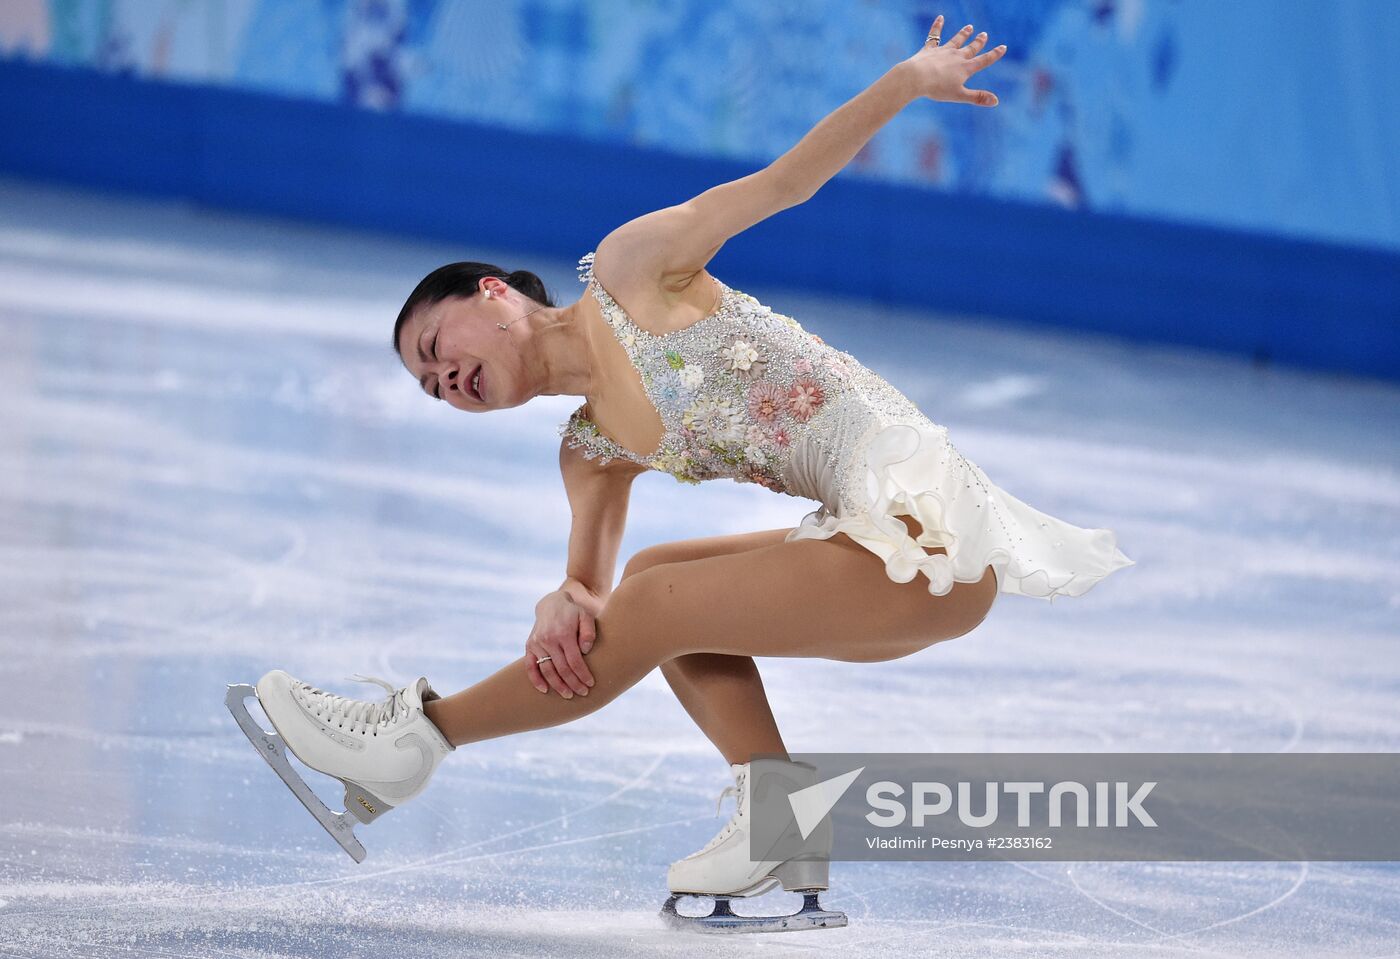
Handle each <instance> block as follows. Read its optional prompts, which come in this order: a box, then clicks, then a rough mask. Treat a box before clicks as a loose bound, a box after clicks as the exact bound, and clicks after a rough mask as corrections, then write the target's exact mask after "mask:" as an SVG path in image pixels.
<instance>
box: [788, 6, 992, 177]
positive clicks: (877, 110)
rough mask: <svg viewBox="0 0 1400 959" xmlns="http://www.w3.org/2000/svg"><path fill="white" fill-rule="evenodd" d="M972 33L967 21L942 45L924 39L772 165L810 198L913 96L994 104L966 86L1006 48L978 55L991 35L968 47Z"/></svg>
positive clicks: (936, 25)
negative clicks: (909, 53) (973, 76)
mask: <svg viewBox="0 0 1400 959" xmlns="http://www.w3.org/2000/svg"><path fill="white" fill-rule="evenodd" d="M942 28H943V17H942V16H941V15H940V16H939V17H937V18H935V20H934V21H933V26H932V27H931V28H930V29H929V34H930V35H931V36H938V35H939V32H940V31H941V30H942ZM971 36H972V24H968V25H967V26H965V27H963V28H962V29H961V30H959V31H958V32H957V33H956V34H955V35H953V36H952V37H950V38H949V39H948V42H947V43H945V44H943V45H942V46H936V45H935V44H933V43H925V44H924V46H923V48H922V49H921V50H919V52H918V53H916V54H914V55H913V56H912V57H910V58H909V59H907V60H903V61H901V62H899V63H897V64H895V65H894V66H893V67H891V68H890V69H889V70H887V71H886V72H885V73H884V75H883V76H881V77H880V78H879V79H878V80H876V81H875V82H874V83H872V84H871V85H870V86H869V87H867V88H866V89H865V90H862V91H861V92H860V93H858V94H857V95H856V96H854V97H853V98H851V99H850V100H847V101H846V102H845V103H843V104H842V105H841V106H839V107H837V109H836V110H835V111H833V112H832V113H831V114H830V115H829V116H827V117H826V118H825V119H824V120H822V121H821V122H820V123H818V124H817V125H816V126H815V127H813V128H812V129H811V131H809V132H808V133H807V135H806V136H804V137H803V138H802V139H801V140H799V141H798V143H797V145H796V146H794V147H793V148H792V149H791V150H788V151H787V152H786V153H784V154H783V155H782V156H780V157H778V159H776V160H774V161H773V163H772V166H771V169H773V170H775V171H777V173H778V174H779V178H780V179H782V181H783V182H784V183H786V184H787V185H788V187H789V189H791V190H793V191H795V192H796V194H797V195H798V196H799V197H800V198H801V200H802V201H806V200H808V199H810V198H811V197H812V196H813V195H814V194H815V193H816V192H817V190H819V189H821V186H822V184H824V183H826V181H827V180H830V179H831V178H832V177H833V176H835V175H836V174H837V173H839V172H840V171H841V170H842V169H844V168H845V166H846V164H848V163H850V162H851V160H852V159H853V158H854V157H855V155H856V154H857V153H859V152H860V150H861V148H862V147H864V146H865V144H866V143H867V142H869V140H870V138H871V137H873V136H874V135H875V134H876V133H877V132H878V131H879V130H880V128H881V127H883V126H884V125H885V124H886V123H888V122H889V121H890V120H891V119H892V118H893V117H894V115H895V114H897V113H899V111H900V110H903V109H904V107H905V106H907V105H908V104H910V103H912V102H913V101H914V100H920V99H929V100H941V101H945V102H948V103H971V104H975V105H977V106H984V107H994V106H996V105H997V102H998V101H997V98H996V95H995V94H993V93H992V92H990V91H988V90H969V89H967V87H965V86H964V85H963V84H964V83H965V82H966V81H967V80H968V79H969V78H970V77H971V76H972V75H973V74H974V73H976V72H977V71H978V70H982V69H984V68H986V67H989V66H991V65H992V64H993V63H995V62H996V61H998V60H1000V59H1001V57H1002V55H1003V54H1005V53H1006V47H1005V46H1004V45H1003V46H999V47H996V48H994V49H992V50H988V51H987V52H986V53H982V54H981V55H980V56H979V55H978V54H979V53H980V51H981V50H982V47H983V45H984V44H985V43H986V42H987V34H985V33H979V34H978V35H977V36H976V37H974V38H973V40H972V42H971V43H967V44H966V46H964V43H966V41H967V39H968V38H969V37H971Z"/></svg>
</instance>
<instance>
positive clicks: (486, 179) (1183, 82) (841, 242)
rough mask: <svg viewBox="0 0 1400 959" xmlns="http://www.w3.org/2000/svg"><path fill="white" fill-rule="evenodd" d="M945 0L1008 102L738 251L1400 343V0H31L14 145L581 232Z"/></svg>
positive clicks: (770, 154)
mask: <svg viewBox="0 0 1400 959" xmlns="http://www.w3.org/2000/svg"><path fill="white" fill-rule="evenodd" d="M940 12H941V13H943V14H945V16H946V20H947V26H946V27H945V31H946V32H947V33H949V34H951V33H953V32H955V31H956V30H957V28H958V27H959V26H960V25H961V24H962V23H964V22H969V21H975V22H976V23H977V24H978V27H979V29H982V28H985V29H987V30H988V31H989V32H990V33H991V34H992V35H993V36H995V37H997V38H998V40H1000V41H1003V42H1005V43H1006V44H1007V45H1008V53H1007V56H1006V57H1005V58H1004V59H1003V61H1002V62H1001V63H999V64H998V68H997V69H996V70H995V71H988V73H986V74H982V75H980V76H979V77H978V78H977V79H978V81H979V82H981V83H982V84H983V85H984V86H985V87H987V88H990V89H992V90H993V91H995V92H996V93H997V95H998V97H999V98H1000V101H1001V104H1000V106H998V107H996V108H994V109H987V108H969V107H966V106H964V105H953V104H935V103H932V102H929V101H920V102H918V103H915V104H912V105H910V106H909V107H907V108H906V109H905V110H904V111H903V112H902V113H901V114H900V115H899V116H897V117H896V118H895V119H894V120H893V121H892V122H891V123H890V124H889V125H888V126H887V127H885V128H884V129H883V130H881V132H880V133H879V134H878V135H877V136H876V137H875V138H874V139H873V140H872V141H871V142H870V143H869V144H868V145H867V147H866V148H865V149H864V150H863V151H862V152H861V153H860V154H859V155H858V156H857V157H856V158H855V160H853V161H852V163H851V164H850V165H849V167H848V168H847V169H846V170H843V171H842V173H841V174H840V175H839V176H838V177H837V178H836V179H835V180H833V181H832V182H831V183H829V184H828V185H827V187H825V188H824V189H823V190H822V191H821V192H820V193H819V194H818V197H817V199H816V200H815V201H814V202H812V203H810V204H807V205H806V206H805V207H803V208H801V209H799V210H795V211H792V212H790V213H788V214H786V215H784V216H782V217H779V218H777V219H776V220H775V221H773V222H771V223H769V224H765V225H764V226H763V227H762V229H761V230H756V231H753V233H752V234H751V235H748V236H744V237H739V238H736V239H735V240H734V241H731V243H730V244H729V246H728V247H727V248H726V251H725V253H724V254H723V255H722V256H721V259H723V260H724V261H725V262H724V264H723V266H724V268H725V270H726V272H727V273H728V275H729V276H731V277H732V278H733V279H734V281H736V282H739V283H742V282H744V281H745V280H751V279H754V278H759V277H761V278H763V279H765V280H773V281H780V282H791V283H794V284H803V285H807V286H812V287H815V288H817V289H821V288H827V289H830V290H832V291H836V290H838V289H840V288H842V287H850V286H851V285H855V284H858V285H860V286H861V287H862V288H864V289H865V290H866V292H867V293H868V294H869V295H871V296H872V297H875V298H876V299H877V300H879V301H883V302H887V303H891V304H910V305H925V304H928V303H930V302H934V303H937V304H938V305H939V306H940V307H942V308H945V309H948V310H952V311H958V312H967V313H976V314H987V315H999V316H1006V317H1011V318H1015V319H1020V320H1023V321H1027V322H1032V323H1041V324H1048V325H1054V326H1064V327H1071V328H1080V329H1096V330H1101V331H1105V332H1111V333H1119V334H1124V335H1127V336H1131V337H1139V338H1144V339H1149V340H1155V341H1166V342H1176V343H1184V344H1192V345H1200V346H1206V347H1210V348H1215V349H1224V350H1229V351H1233V352H1237V353H1244V354H1246V355H1249V356H1251V357H1253V358H1255V359H1256V360H1258V361H1261V362H1264V361H1269V360H1282V361H1284V362H1288V363H1293V364H1299V365H1303V366H1308V367H1314V368H1321V369H1334V370H1347V371H1352V372H1358V373H1364V374H1371V375H1380V376H1386V377H1400V168H1397V160H1396V158H1397V157H1400V113H1397V112H1396V111H1395V109H1394V104H1396V103H1397V102H1400V71H1397V70H1395V69H1394V68H1393V64H1389V63H1387V57H1388V56H1389V55H1390V52H1391V51H1393V50H1395V49H1397V48H1400V7H1397V6H1396V5H1395V4H1394V3H1393V2H1391V0H1348V2H1346V3H1332V2H1321V0H1311V2H1308V0H1288V2H1282V3H1280V2H1278V0H1232V2H1231V3H1228V4H1219V3H1213V2H1209V0H1184V2H1181V0H1003V2H998V3H986V2H971V0H937V2H928V0H878V2H859V3H851V2H831V0H826V2H813V0H800V2H799V0H764V2H761V3H757V2H735V0H669V2H664V3H663V2H644V0H593V2H588V3H583V2H577V0H6V2H5V3H4V4H3V5H0V124H3V127H4V129H5V131H6V132H5V136H4V137H3V138H0V172H11V173H15V174H20V175H26V176H40V177H48V178H56V179H61V180H64V181H68V182H78V183H83V184H91V185H97V186H103V187H109V188H110V187H116V188H122V189H129V190H136V191H139V192H143V193H150V194H157V195H175V196H184V197H189V198H192V199H196V200H200V201H204V202H208V203H212V204H216V205H220V206H226V207H230V208H234V209H246V210H256V211H263V212H273V213H278V214H286V215H292V216H296V217H303V218H313V219H319V220H323V221H332V222H340V223H349V224H354V225H363V226H368V227H373V228H384V229H391V230H395V231H399V232H407V233H411V234H416V235H422V236H430V237H436V238H445V239H458V240H472V239H476V238H478V237H480V236H483V235H489V236H491V237H492V238H494V239H495V240H497V241H499V242H502V243H505V244H508V245H518V246H521V247H525V248H529V249H533V250H538V251H540V252H549V253H556V254H559V255H570V254H572V255H577V254H576V253H575V252H574V251H576V250H578V249H581V248H589V247H590V244H591V243H593V242H594V241H596V240H597V239H598V238H599V237H600V236H601V234H602V233H603V232H606V230H608V229H611V228H612V227H613V226H615V225H617V223H616V222H614V221H615V220H617V219H618V214H619V213H622V214H625V215H628V216H631V215H639V214H641V213H644V212H647V211H648V210H650V209H654V208H656V207H658V206H666V205H669V204H671V203H676V202H680V201H681V200H684V199H685V198H686V197H688V196H690V195H692V193H693V192H696V191H699V190H702V189H704V188H705V187H706V186H708V185H712V184H713V183H715V182H720V181H722V180H724V179H729V178H732V177H734V176H739V175H743V174H744V173H745V172H748V171H751V170H753V169H757V168H759V167H761V166H763V165H765V164H767V163H768V162H771V161H772V160H773V159H775V158H776V157H777V156H779V155H780V154H782V153H783V152H784V151H785V150H787V149H788V148H790V147H791V146H793V145H794V144H795V143H796V142H797V141H798V140H799V139H800V138H801V137H802V136H803V134H805V133H806V132H807V131H808V130H809V129H810V128H811V127H812V126H813V125H814V124H815V123H817V122H818V121H819V120H820V119H821V118H822V117H823V116H825V115H826V114H827V113H829V112H830V111H831V110H833V109H835V108H836V107H837V106H839V105H840V104H841V103H843V102H845V101H846V100H848V99H850V98H851V97H852V96H854V95H856V94H857V93H859V92H860V91H861V90H862V89H863V88H864V87H866V86H867V85H868V84H869V83H871V82H872V81H873V80H874V79H876V78H877V77H878V76H880V74H881V73H883V72H884V71H885V70H886V69H888V68H889V67H890V66H892V65H893V64H895V63H896V62H898V61H899V60H901V59H903V58H905V57H907V56H909V55H911V54H912V53H913V52H915V51H916V50H918V49H919V46H920V45H921V43H922V42H923V38H924V35H925V33H926V32H927V28H928V25H929V23H931V22H932V20H933V17H934V16H936V15H937V14H938V13H940ZM975 85H977V84H976V82H974V86H975ZM833 223H839V224H841V228H840V229H837V228H834V227H833V226H831V224H833ZM1086 286H1091V287H1092V288H1093V289H1092V295H1087V294H1086V290H1085V287H1086Z"/></svg>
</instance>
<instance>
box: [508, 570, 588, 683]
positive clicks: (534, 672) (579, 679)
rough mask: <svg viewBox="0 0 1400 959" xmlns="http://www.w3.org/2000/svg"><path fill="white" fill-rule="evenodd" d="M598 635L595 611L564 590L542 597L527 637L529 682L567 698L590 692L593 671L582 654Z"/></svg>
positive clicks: (526, 656)
mask: <svg viewBox="0 0 1400 959" xmlns="http://www.w3.org/2000/svg"><path fill="white" fill-rule="evenodd" d="M595 636H596V630H595V628H594V624H593V615H592V614H591V613H589V612H588V610H586V609H584V608H583V607H582V606H580V605H578V604H577V603H575V602H574V601H573V598H572V597H570V596H569V594H568V593H567V592H565V591H564V590H562V589H558V590H555V591H554V592H552V593H550V594H549V595H548V596H546V597H545V598H544V599H542V600H540V601H539V602H538V603H536V604H535V628H534V629H532V630H530V638H529V639H527V640H526V641H525V654H526V655H525V662H526V671H527V672H528V673H529V674H530V682H531V683H533V684H534V687H535V688H536V689H538V690H539V691H540V692H542V693H547V692H549V691H550V689H553V690H554V691H555V692H556V693H558V694H559V695H560V696H563V697H564V698H565V699H573V697H574V694H575V693H578V694H579V695H580V696H587V695H588V687H589V686H592V685H593V674H592V673H591V672H589V671H588V664H587V663H585V662H584V661H583V654H584V653H586V652H588V651H589V650H590V649H592V648H593V640H594V637H595ZM546 656H548V657H549V658H548V659H545V661H544V662H543V663H541V662H538V660H540V659H543V658H544V657H546Z"/></svg>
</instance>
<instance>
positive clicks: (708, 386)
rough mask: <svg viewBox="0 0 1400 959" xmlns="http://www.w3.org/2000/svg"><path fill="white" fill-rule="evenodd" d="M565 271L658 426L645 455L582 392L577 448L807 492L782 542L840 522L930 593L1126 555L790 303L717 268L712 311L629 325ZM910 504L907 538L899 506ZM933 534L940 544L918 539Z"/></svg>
mask: <svg viewBox="0 0 1400 959" xmlns="http://www.w3.org/2000/svg"><path fill="white" fill-rule="evenodd" d="M593 257H594V253H588V254H587V255H585V256H584V257H582V258H581V259H580V260H579V266H578V270H579V281H580V282H581V283H584V284H585V285H586V286H587V288H588V290H589V291H591V293H592V294H593V296H594V298H595V299H596V300H597V302H598V305H599V308H600V310H601V312H602V315H603V318H604V319H605V321H606V322H607V324H608V328H609V329H610V330H611V331H612V332H613V334H614V336H615V337H616V338H617V340H618V342H619V343H620V344H621V345H622V347H623V349H624V350H625V351H626V353H627V356H628V358H629V360H630V361H631V362H632V365H633V366H634V367H635V368H636V370H637V372H638V375H639V377H640V380H641V384H642V387H643V389H644V390H645V391H646V394H647V397H648V398H649V399H650V401H651V403H652V405H653V406H654V407H655V408H656V411H657V413H658V415H659V416H660V418H661V421H662V424H663V426H664V427H665V432H664V435H663V438H662V440H661V444H660V447H659V448H658V449H657V450H656V451H655V452H654V453H653V454H652V455H650V456H643V455H640V454H638V453H636V452H635V451H633V450H629V449H627V448H625V447H623V446H621V445H620V444H618V443H616V442H615V441H613V440H612V439H611V438H609V437H608V436H606V435H604V434H603V433H602V432H601V431H600V430H599V429H598V426H597V424H595V423H593V422H592V421H591V420H590V419H588V417H587V416H586V415H585V410H586V409H587V404H586V403H585V404H583V405H582V406H580V407H579V408H578V409H577V410H575V411H574V413H573V415H572V416H570V418H569V419H568V421H566V422H565V423H562V424H560V426H559V433H560V435H561V436H562V437H564V441H565V442H566V443H567V444H568V445H569V446H571V447H575V448H579V449H581V450H582V452H583V455H584V456H585V457H587V458H589V459H597V460H598V461H599V462H600V463H603V464H606V463H608V462H609V461H611V460H612V459H614V458H618V457H621V458H624V459H628V460H631V461H632V462H635V463H638V464H640V465H642V466H644V467H646V468H648V469H653V470H658V471H660V472H664V473H667V474H669V475H671V476H672V477H674V478H675V479H676V480H677V481H679V482H682V483H700V482H703V481H705V480H710V479H719V478H722V477H728V478H730V479H733V480H735V481H736V482H740V483H755V484H757V485H760V486H763V487H765V488H766V489H770V490H773V491H774V492H778V493H784V494H787V495H790V496H798V497H804V498H808V499H813V500H816V501H818V502H819V503H820V504H821V506H820V507H819V508H818V509H816V510H814V511H812V512H810V513H808V514H807V515H806V516H804V517H803V518H802V521H801V523H800V524H799V525H798V526H797V527H796V528H794V529H793V530H792V532H791V533H789V534H788V537H787V539H788V541H793V540H798V539H828V538H830V537H832V536H834V535H836V534H837V533H844V534H846V535H847V536H848V537H850V538H851V539H852V540H854V541H855V542H857V543H859V544H860V545H862V546H863V547H865V548H866V549H868V550H870V551H871V552H872V553H875V554H876V555H877V556H879V557H880V558H881V559H882V560H883V561H884V564H885V570H886V573H887V574H888V575H889V577H890V578H891V579H892V580H894V581H895V582H900V583H906V582H909V581H910V580H912V579H913V578H914V577H915V576H916V575H918V574H919V573H923V574H924V575H925V576H926V577H927V579H928V591H929V592H930V593H933V594H935V595H943V594H946V593H947V592H948V591H949V590H951V589H952V586H953V583H954V582H979V581H980V580H981V579H982V577H983V575H984V573H985V571H986V568H987V567H988V566H989V565H990V566H992V568H993V570H994V572H995V573H996V577H997V582H998V588H999V591H1000V592H1010V593H1020V594H1022V595H1026V596H1034V597H1038V598H1045V599H1053V598H1054V597H1055V596H1062V595H1069V596H1078V595H1080V594H1082V593H1083V592H1085V591H1086V590H1088V589H1089V588H1090V587H1091V586H1093V585H1094V584H1095V583H1097V582H1098V581H1099V580H1101V579H1103V577H1105V576H1107V575H1108V574H1109V573H1111V572H1113V571H1114V570H1116V569H1121V568H1123V567H1125V566H1131V565H1133V561H1132V560H1130V559H1128V557H1126V556H1124V555H1123V553H1122V552H1121V551H1120V550H1119V549H1118V548H1117V544H1116V537H1115V535H1114V533H1113V532H1112V531H1111V530H1107V529H1083V528H1080V527H1078V526H1074V525H1072V524H1070V523H1067V522H1065V521H1063V520H1060V519H1057V518H1055V517H1052V516H1049V515H1047V514H1044V513H1041V512H1039V511H1038V510H1035V509H1034V508H1032V507H1030V506H1028V505H1027V504H1025V503H1023V502H1021V501H1020V500H1018V499H1016V498H1015V497H1014V496H1012V495H1011V494H1009V493H1007V492H1006V491H1004V490H1002V489H1000V488H999V487H997V486H996V485H995V484H993V483H992V482H991V481H990V480H989V479H988V478H987V476H986V474H985V473H983V472H982V470H981V469H980V468H978V467H977V466H976V465H975V464H974V463H972V462H971V461H969V460H967V459H966V458H965V457H964V456H962V454H961V453H960V452H958V450H957V448H956V447H955V446H954V445H953V444H952V443H951V442H950V441H949V439H948V430H947V428H946V427H943V426H940V425H938V424H936V423H934V422H933V421H931V420H929V419H928V417H926V416H925V415H924V414H923V413H922V412H921V411H920V410H919V409H918V407H917V406H915V405H914V403H912V402H911V401H910V400H909V399H908V398H907V397H905V396H904V394H903V393H901V392H900V391H899V390H897V389H895V388H894V387H893V386H891V385H890V384H889V383H888V382H887V381H886V380H885V379H884V378H882V377H881V376H879V375H878V374H876V373H874V372H872V371H871V370H869V369H867V368H866V367H865V366H863V365H862V364H861V363H860V362H859V361H858V360H856V358H855V357H854V356H852V355H851V354H849V353H845V352H842V351H840V350H837V349H835V348H834V347H832V346H831V345H829V344H827V343H826V342H824V341H823V340H822V339H821V337H819V336H817V335H815V334H812V333H808V332H807V331H806V330H804V329H803V328H802V326H801V324H800V323H798V322H797V321H796V320H795V319H793V318H792V317H790V316H785V315H783V314H781V313H778V312H775V311H774V310H772V309H771V308H769V307H767V306H765V305H764V304H762V303H760V302H759V301H758V300H757V299H755V298H754V297H752V296H750V295H748V294H747V293H743V292H741V291H739V290H735V289H733V288H731V287H728V286H726V285H725V284H724V283H722V282H720V281H719V280H718V279H715V281H714V282H715V283H716V284H717V285H718V289H719V292H720V297H719V303H718V305H717V307H716V308H715V309H714V311H713V312H712V313H710V314H709V315H707V316H705V317H704V318H702V319H700V320H698V321H696V322H695V323H692V324H691V325H690V326H688V327H686V328H685V329H682V330H676V331H672V332H670V333H664V334H654V333H650V332H648V331H646V330H644V329H642V328H641V327H640V326H638V325H637V324H636V323H635V322H634V321H633V320H632V318H631V317H629V316H628V315H627V313H626V311H624V310H623V309H622V307H621V306H619V305H618V303H617V302H616V301H615V300H614V299H613V298H612V296H611V295H610V294H609V293H608V291H607V290H605V289H603V287H602V284H600V283H599V282H598V281H597V279H596V278H595V277H594V276H593ZM900 516H911V517H913V518H915V519H917V520H918V522H919V525H920V526H921V527H922V530H923V531H922V532H921V533H920V535H919V536H918V537H917V538H915V537H912V536H910V535H909V531H908V527H907V526H905V524H904V522H903V521H902V520H901V519H899V518H898V517H900ZM934 546H941V547H944V548H945V550H946V553H927V552H926V551H925V548H926V547H934Z"/></svg>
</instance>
